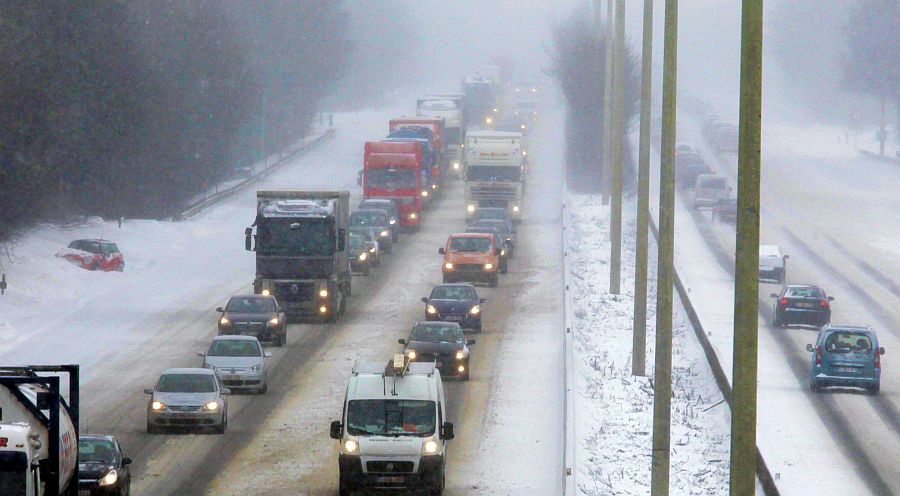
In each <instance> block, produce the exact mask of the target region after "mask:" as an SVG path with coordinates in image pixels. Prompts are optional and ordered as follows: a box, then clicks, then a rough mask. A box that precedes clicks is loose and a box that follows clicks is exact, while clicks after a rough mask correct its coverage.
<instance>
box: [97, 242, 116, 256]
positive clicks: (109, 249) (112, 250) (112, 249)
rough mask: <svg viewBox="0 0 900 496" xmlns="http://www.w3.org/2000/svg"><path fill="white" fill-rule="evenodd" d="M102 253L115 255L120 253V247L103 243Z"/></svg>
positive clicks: (101, 245) (101, 246)
mask: <svg viewBox="0 0 900 496" xmlns="http://www.w3.org/2000/svg"><path fill="white" fill-rule="evenodd" d="M100 252H101V253H103V254H104V255H114V254H116V253H119V247H118V246H116V244H115V243H101V244H100Z"/></svg>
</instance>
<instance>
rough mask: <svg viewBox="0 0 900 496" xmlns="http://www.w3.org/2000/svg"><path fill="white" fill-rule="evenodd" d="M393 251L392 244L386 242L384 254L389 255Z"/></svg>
mask: <svg viewBox="0 0 900 496" xmlns="http://www.w3.org/2000/svg"><path fill="white" fill-rule="evenodd" d="M393 251H394V244H393V243H391V242H387V243H385V244H384V252H385V253H387V254H388V255H390V254H391V253H392V252H393Z"/></svg>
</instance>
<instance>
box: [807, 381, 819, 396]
mask: <svg viewBox="0 0 900 496" xmlns="http://www.w3.org/2000/svg"><path fill="white" fill-rule="evenodd" d="M809 390H810V391H812V392H814V393H820V392H822V385H821V384H819V382H818V381H816V380H810V381H809Z"/></svg>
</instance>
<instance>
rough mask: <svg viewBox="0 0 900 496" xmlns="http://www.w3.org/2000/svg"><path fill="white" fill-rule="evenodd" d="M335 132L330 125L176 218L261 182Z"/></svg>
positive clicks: (183, 216)
mask: <svg viewBox="0 0 900 496" xmlns="http://www.w3.org/2000/svg"><path fill="white" fill-rule="evenodd" d="M334 134H335V129H334V128H333V127H329V128H328V129H326V130H325V131H323V132H322V134H320V135H318V136H316V137H314V138H311V139H310V140H309V141H304V142H303V144H302V145H301V146H299V147H298V148H296V149H293V150H290V151H289V152H288V153H287V154H286V155H284V156H282V157H281V158H280V159H279V160H277V161H276V162H275V163H274V164H272V165H270V166H268V167H266V168H264V169H263V170H261V171H259V172H258V173H256V174H253V175H252V176H250V177H248V178H246V179H244V180H243V181H241V182H239V183H237V184H235V185H233V186H230V187H228V188H226V189H223V190H221V191H218V192H216V193H214V194H212V195H210V196H207V197H205V198H203V199H202V200H200V201H198V202H197V203H194V204H193V205H191V206H189V207H188V208H187V209H186V210H185V211H183V212H181V213H180V214H179V215H178V216H177V217H175V219H174V220H176V221H179V220H185V219H188V218H190V217H192V216H194V215H196V214H197V213H199V212H200V211H202V210H203V209H204V208H207V207H209V206H211V205H215V204H216V203H219V202H220V201H222V200H224V199H226V198H229V197H231V196H233V195H234V194H235V193H238V192H240V191H242V190H244V189H245V188H246V187H247V186H250V185H251V184H254V183H256V182H259V180H261V179H264V178H266V177H268V176H270V175H272V174H274V173H275V172H278V170H280V169H281V167H282V166H283V165H284V164H286V163H287V162H288V161H290V160H291V159H293V158H295V157H297V156H298V155H301V154H303V153H305V152H307V151H308V150H310V149H311V148H314V147H315V146H316V145H318V144H319V143H321V142H323V141H325V140H327V139H329V138H331V137H332V136H334Z"/></svg>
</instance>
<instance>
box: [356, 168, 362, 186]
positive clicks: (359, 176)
mask: <svg viewBox="0 0 900 496" xmlns="http://www.w3.org/2000/svg"><path fill="white" fill-rule="evenodd" d="M356 185H357V186H362V185H363V171H359V172H357V173H356Z"/></svg>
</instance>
